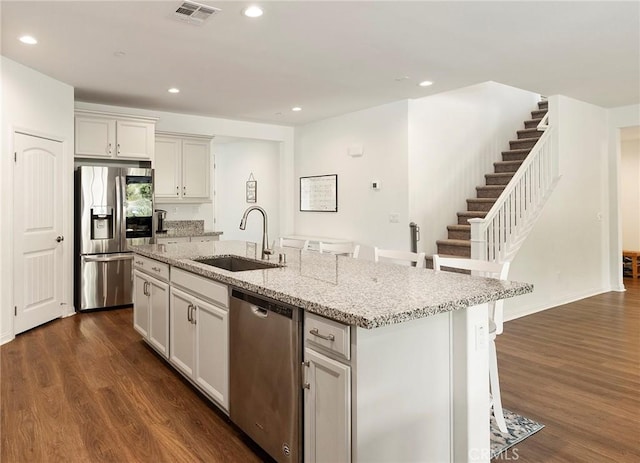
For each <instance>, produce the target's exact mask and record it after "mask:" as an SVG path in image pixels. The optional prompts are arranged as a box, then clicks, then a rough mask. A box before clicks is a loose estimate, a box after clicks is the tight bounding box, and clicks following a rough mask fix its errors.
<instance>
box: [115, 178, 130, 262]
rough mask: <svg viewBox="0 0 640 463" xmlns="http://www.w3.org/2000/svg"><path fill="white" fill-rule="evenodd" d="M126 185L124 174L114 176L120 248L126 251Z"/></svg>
mask: <svg viewBox="0 0 640 463" xmlns="http://www.w3.org/2000/svg"><path fill="white" fill-rule="evenodd" d="M126 191H127V190H126V186H125V176H124V175H119V176H117V177H116V198H117V203H118V210H119V211H120V221H119V224H120V230H119V232H120V250H121V251H127V250H128V249H127V208H126V206H125V203H126V200H127V198H126Z"/></svg>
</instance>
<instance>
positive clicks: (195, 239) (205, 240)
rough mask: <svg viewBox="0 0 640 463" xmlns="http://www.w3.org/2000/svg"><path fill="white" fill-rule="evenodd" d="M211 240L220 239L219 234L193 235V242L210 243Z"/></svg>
mask: <svg viewBox="0 0 640 463" xmlns="http://www.w3.org/2000/svg"><path fill="white" fill-rule="evenodd" d="M209 241H218V237H217V236H209V235H207V236H192V237H191V242H192V243H208V242H209Z"/></svg>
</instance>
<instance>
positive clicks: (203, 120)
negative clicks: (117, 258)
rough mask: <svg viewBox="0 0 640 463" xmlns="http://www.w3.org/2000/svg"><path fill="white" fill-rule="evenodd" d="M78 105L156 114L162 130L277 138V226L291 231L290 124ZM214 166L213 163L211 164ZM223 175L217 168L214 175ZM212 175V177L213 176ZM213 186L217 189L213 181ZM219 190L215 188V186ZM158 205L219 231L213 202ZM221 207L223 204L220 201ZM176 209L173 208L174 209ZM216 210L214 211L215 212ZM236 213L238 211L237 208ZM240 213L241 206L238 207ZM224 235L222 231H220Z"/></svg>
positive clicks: (172, 217)
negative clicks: (279, 179) (214, 222)
mask: <svg viewBox="0 0 640 463" xmlns="http://www.w3.org/2000/svg"><path fill="white" fill-rule="evenodd" d="M76 107H77V108H82V109H91V110H95V111H108V112H114V113H124V114H134V115H142V116H154V117H158V118H159V120H158V123H157V124H156V130H158V131H164V132H177V133H184V134H196V135H215V136H218V137H238V138H247V139H255V140H262V141H270V142H277V143H278V146H279V150H280V151H279V158H280V159H279V168H280V172H279V176H280V178H281V179H282V181H281V182H280V185H279V188H280V194H279V198H278V199H279V210H280V211H281V212H280V214H279V224H278V227H279V229H280V230H284V231H285V233H291V232H292V231H293V210H294V207H295V206H294V181H293V146H294V143H293V141H294V139H293V132H294V130H293V127H289V126H281V125H273V124H261V123H256V122H243V121H234V120H230V119H220V118H215V117H206V116H194V115H188V114H179V113H171V112H165V111H152V110H145V109H139V108H125V107H120V106H108V105H99V104H93V103H85V102H76ZM212 152H214V155H215V144H212ZM212 168H213V165H212ZM221 175H223V174H222V173H221V172H218V174H217V175H216V176H217V177H219V178H220V177H221ZM212 178H213V177H212ZM212 188H214V189H216V190H217V188H216V187H215V185H213V182H212ZM217 191H218V190H217ZM158 206H159V207H162V208H164V209H167V211H169V212H168V214H167V219H168V220H189V219H198V220H202V219H204V221H205V229H206V230H213V229H216V230H218V231H222V232H223V233H225V232H227V230H224V229H221V228H220V227H219V226H218V225H219V224H216V226H214V224H213V215H214V210H213V208H214V203H213V202H212V203H208V204H200V205H194V204H185V205H179V206H176V205H175V204H171V205H169V204H163V203H158ZM219 207H220V208H224V207H226V205H224V204H222V203H220V204H219ZM174 209H175V211H174ZM218 212H219V211H216V213H218ZM236 213H237V211H236ZM239 213H240V214H242V210H241V211H239ZM239 220H240V219H238V223H239ZM223 236H224V235H223Z"/></svg>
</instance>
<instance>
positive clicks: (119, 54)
mask: <svg viewBox="0 0 640 463" xmlns="http://www.w3.org/2000/svg"><path fill="white" fill-rule="evenodd" d="M124 55H126V53H125V52H123V51H116V52H114V53H113V56H115V57H116V58H122V57H123V56H124Z"/></svg>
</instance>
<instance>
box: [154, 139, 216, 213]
mask: <svg viewBox="0 0 640 463" xmlns="http://www.w3.org/2000/svg"><path fill="white" fill-rule="evenodd" d="M210 148H211V137H200V136H187V135H180V134H170V133H163V132H158V133H157V134H156V148H155V161H154V164H153V168H154V169H155V197H156V198H162V199H163V201H162V202H191V203H198V202H209V201H210V200H211V193H210V192H211V149H210Z"/></svg>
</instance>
